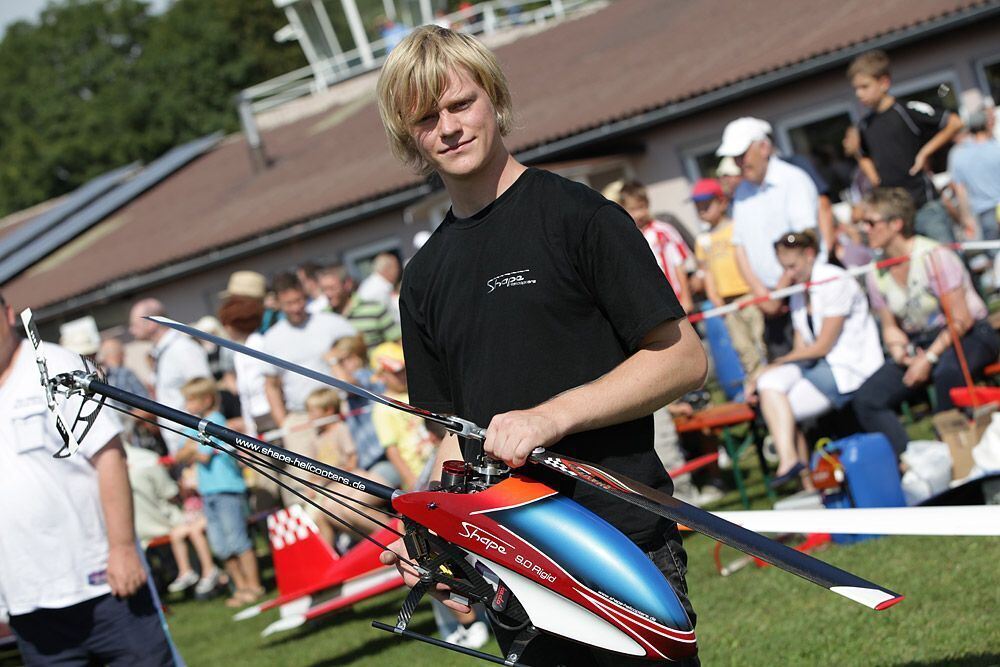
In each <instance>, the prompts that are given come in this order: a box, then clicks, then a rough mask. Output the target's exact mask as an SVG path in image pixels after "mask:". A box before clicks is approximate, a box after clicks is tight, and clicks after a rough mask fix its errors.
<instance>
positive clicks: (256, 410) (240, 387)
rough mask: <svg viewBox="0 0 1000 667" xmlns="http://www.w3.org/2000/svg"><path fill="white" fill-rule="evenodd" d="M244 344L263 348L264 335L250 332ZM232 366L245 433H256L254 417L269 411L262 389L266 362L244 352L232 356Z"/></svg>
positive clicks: (265, 394) (257, 348) (265, 395)
mask: <svg viewBox="0 0 1000 667" xmlns="http://www.w3.org/2000/svg"><path fill="white" fill-rule="evenodd" d="M245 345H246V346H247V347H249V348H252V349H254V350H263V349H264V336H263V335H261V334H259V333H256V332H254V333H252V334H250V335H249V336H248V337H247V340H246V343H245ZM233 367H234V371H235V373H236V391H237V392H238V393H239V395H240V413H241V414H242V416H243V421H244V422H245V423H246V428H247V433H248V434H250V435H256V434H257V433H259V431H257V425H256V418H257V417H260V416H261V415H266V414H268V413H269V412H271V405H270V404H269V403H268V402H267V392H266V391H265V390H264V371H265V370H267V368H268V364H265V363H264V362H263V361H259V360H257V359H254V358H253V357H251V356H248V355H245V354H239V353H236V355H235V356H234V357H233Z"/></svg>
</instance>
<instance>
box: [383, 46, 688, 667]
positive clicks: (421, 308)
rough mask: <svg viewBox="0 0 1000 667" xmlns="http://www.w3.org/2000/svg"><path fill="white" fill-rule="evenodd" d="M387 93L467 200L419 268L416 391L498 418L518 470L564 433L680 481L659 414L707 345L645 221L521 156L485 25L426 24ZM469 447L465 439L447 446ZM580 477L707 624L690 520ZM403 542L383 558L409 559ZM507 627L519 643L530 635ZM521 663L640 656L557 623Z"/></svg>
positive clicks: (392, 127)
mask: <svg viewBox="0 0 1000 667" xmlns="http://www.w3.org/2000/svg"><path fill="white" fill-rule="evenodd" d="M378 98H379V112H380V114H381V116H382V121H383V124H384V125H385V127H386V133H387V134H388V135H389V143H390V146H391V147H392V149H393V151H394V152H395V153H396V155H397V156H398V157H400V158H401V159H402V160H403V161H404V162H406V163H408V164H410V165H412V166H414V167H416V168H417V169H419V170H420V171H423V172H424V173H427V172H430V171H434V172H436V173H437V174H438V175H439V176H440V177H441V180H442V181H443V183H444V186H445V189H446V190H447V191H448V194H449V196H450V197H451V201H452V208H451V210H450V211H449V212H448V215H447V217H446V218H445V220H444V222H442V224H441V225H440V227H438V229H437V230H436V231H435V232H434V234H433V235H432V236H431V238H430V239H429V240H428V241H427V243H426V244H425V245H424V246H423V248H421V250H420V252H419V253H417V255H416V256H415V257H413V258H412V259H411V261H410V263H409V264H408V265H407V267H406V270H405V272H404V275H403V283H402V288H401V292H400V314H401V320H402V326H403V347H404V349H405V353H406V365H407V375H408V380H409V388H410V399H411V401H412V402H413V403H414V404H415V405H417V406H419V407H423V408H426V409H428V410H433V411H436V412H443V413H454V414H458V415H460V416H462V417H464V418H467V419H471V420H473V421H476V422H477V423H480V424H483V423H489V427H488V434H487V437H486V440H485V442H484V443H483V450H484V451H485V453H487V454H489V455H490V456H492V457H493V458H496V459H500V460H502V461H504V462H505V463H507V464H508V465H510V466H512V467H518V466H522V465H524V463H525V461H526V459H527V457H528V456H529V455H530V454H531V452H532V451H533V450H534V449H535V448H536V447H553V448H554V449H555V450H556V451H564V452H566V453H567V454H570V455H572V456H577V457H580V458H582V459H584V460H587V461H593V462H597V463H601V464H602V465H605V466H607V467H608V468H611V469H612V470H617V471H621V472H622V473H623V474H626V475H629V476H632V477H637V478H638V479H639V480H640V481H643V482H644V483H646V484H649V485H650V486H654V487H659V488H661V489H663V490H665V491H667V492H669V490H670V489H671V485H670V480H669V478H668V477H667V475H666V473H665V472H664V470H663V466H662V465H661V464H660V463H659V462H658V460H657V459H656V456H655V453H654V452H653V426H652V418H651V416H650V415H651V414H652V412H653V411H654V410H655V409H657V408H659V407H661V406H663V405H666V404H667V403H669V402H670V401H672V400H674V399H676V398H678V397H679V396H681V395H682V394H684V393H685V392H686V391H688V390H690V389H692V388H695V387H697V386H700V384H701V382H702V381H703V380H704V376H705V372H706V359H705V353H704V350H703V349H702V347H701V344H700V342H699V341H698V337H697V334H696V333H695V332H694V330H693V328H692V327H691V324H690V323H689V322H688V321H687V320H686V319H684V311H683V310H682V309H681V308H680V304H679V303H678V302H677V298H676V297H675V296H674V293H673V290H672V289H671V288H670V286H669V284H668V283H667V281H665V280H664V279H663V274H662V272H661V271H660V270H659V268H658V267H657V265H656V262H655V260H654V258H653V255H652V253H650V252H649V245H648V244H647V243H646V241H645V240H644V239H643V237H642V235H641V234H640V233H639V231H638V229H637V228H636V226H635V224H634V223H633V222H632V220H631V218H629V216H628V214H627V213H625V211H624V210H623V209H621V208H620V207H619V206H617V205H615V204H612V203H610V202H608V201H607V200H606V199H604V198H603V197H601V196H600V195H599V194H598V193H596V192H594V191H593V190H590V189H589V188H587V187H585V186H582V185H580V184H578V183H574V182H572V181H568V180H566V179H564V178H561V177H559V176H556V175H554V174H550V173H548V172H544V171H539V170H536V169H528V168H526V167H525V166H524V165H522V164H520V163H518V162H517V161H516V160H515V159H514V158H513V156H512V155H511V154H510V152H509V151H508V150H507V148H506V146H505V145H504V143H503V136H504V135H506V134H507V133H508V132H509V131H510V129H511V126H512V120H511V118H512V110H511V102H510V93H509V91H508V88H507V82H506V79H505V77H504V75H503V72H502V71H501V70H500V68H499V65H498V64H497V62H496V59H495V58H494V57H493V55H492V54H491V53H490V52H489V51H488V50H486V49H485V48H484V47H483V46H482V45H481V44H479V43H478V42H476V41H475V40H474V39H473V38H471V37H469V36H467V35H463V34H461V33H457V32H454V31H451V30H448V29H445V28H439V27H437V26H424V27H422V28H418V29H417V30H415V31H414V32H413V33H411V34H410V36H409V37H407V38H406V39H404V40H403V41H402V42H401V43H400V44H399V46H397V47H396V48H395V49H393V52H392V54H391V55H390V57H389V59H388V60H387V62H386V64H385V66H384V67H383V70H382V74H381V76H380V78H379V84H378ZM465 447H466V451H464V452H463V453H464V454H465V458H467V459H469V458H474V457H475V456H476V454H477V453H478V452H477V451H474V450H476V449H478V447H475V443H466V445H465ZM458 450H459V443H458V441H457V438H455V437H454V436H449V437H448V438H446V439H445V441H444V442H442V444H441V446H440V448H439V456H438V458H439V459H442V458H458V456H459V451H458ZM560 485H561V486H562V484H561V483H560ZM570 486H572V485H570ZM565 490H566V491H567V492H568V493H569V494H571V495H572V497H573V498H575V499H576V500H578V501H579V502H580V503H581V504H583V505H585V506H587V507H589V508H590V509H592V510H594V511H596V512H598V513H600V514H601V515H602V516H604V518H606V519H607V520H608V521H609V522H611V523H612V524H613V525H615V526H616V527H618V528H619V529H620V530H621V531H622V532H624V533H625V534H626V535H628V536H629V537H630V538H631V539H632V540H633V541H634V542H635V543H636V544H637V545H638V546H639V547H640V548H642V549H643V550H644V551H645V552H646V554H647V556H649V558H650V559H651V560H653V562H654V563H655V564H656V565H657V567H658V568H659V569H660V571H661V572H663V574H664V576H665V577H666V578H667V579H668V580H669V581H670V582H671V583H672V584H673V585H674V590H675V591H676V592H677V593H678V596H679V597H680V598H681V600H682V603H683V604H684V606H685V609H686V610H687V612H688V616H689V618H690V620H691V622H692V626H693V622H694V615H693V610H692V609H691V607H690V604H689V603H688V602H687V595H686V594H687V588H686V585H685V583H684V571H685V569H686V568H685V562H686V556H685V554H684V551H683V547H682V546H681V544H680V540H679V537H678V533H677V527H676V526H675V525H674V524H672V523H670V522H660V521H658V520H657V519H656V517H654V516H652V515H648V516H643V513H641V512H636V511H635V510H634V508H631V507H630V506H627V505H626V506H623V505H622V503H621V502H620V501H617V500H615V499H614V498H611V497H610V496H608V495H606V494H603V495H602V494H596V493H594V492H592V491H590V490H589V489H587V488H585V485H577V486H576V488H575V489H574V488H567V489H565ZM394 548H398V543H397V545H394ZM389 556H390V554H383V562H387V563H388V562H394V559H393V558H391V557H389ZM401 569H402V570H403V572H404V575H405V576H406V577H407V581H408V582H409V583H411V584H412V583H413V582H414V581H416V579H415V578H414V577H413V576H412V572H408V571H407V568H401ZM446 604H449V606H452V607H453V608H458V607H456V606H455V605H456V603H455V602H454V601H450V600H449V601H446ZM463 610H464V609H463ZM494 631H495V632H496V635H497V639H498V642H499V643H500V646H501V647H502V648H503V650H504V652H505V653H506V652H507V650H508V647H509V646H510V642H511V640H512V638H513V635H512V633H511V632H506V631H503V629H502V628H499V629H498V628H496V627H495V628H494ZM536 642H537V643H536ZM520 659H523V661H524V662H525V663H526V664H536V665H543V664H544V665H555V664H571V665H581V666H583V665H596V664H600V665H605V664H606V665H612V664H613V665H626V664H632V663H631V662H629V658H627V657H625V656H621V655H617V654H610V653H608V652H606V651H600V650H598V649H589V648H587V647H582V646H581V645H577V644H573V643H572V642H568V641H559V640H558V639H556V638H555V637H554V636H552V635H548V636H544V637H542V638H540V639H538V640H533V641H532V643H531V644H530V645H529V647H528V649H527V650H526V652H525V653H524V654H523V656H520ZM681 664H685V665H694V664H697V658H693V659H691V660H690V661H689V662H685V663H681Z"/></svg>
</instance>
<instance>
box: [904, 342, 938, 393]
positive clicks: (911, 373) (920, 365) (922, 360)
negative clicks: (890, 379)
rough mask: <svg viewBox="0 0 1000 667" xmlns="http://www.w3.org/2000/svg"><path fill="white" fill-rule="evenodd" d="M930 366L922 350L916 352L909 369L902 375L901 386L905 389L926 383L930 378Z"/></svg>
mask: <svg viewBox="0 0 1000 667" xmlns="http://www.w3.org/2000/svg"><path fill="white" fill-rule="evenodd" d="M931 369H932V365H931V362H930V360H929V359H928V358H927V354H926V353H925V352H924V351H923V350H918V351H917V354H916V356H914V357H912V358H911V360H910V363H909V368H907V369H906V373H904V374H903V384H904V385H906V386H907V387H916V386H918V385H921V384H923V383H924V382H927V380H929V379H930V377H931Z"/></svg>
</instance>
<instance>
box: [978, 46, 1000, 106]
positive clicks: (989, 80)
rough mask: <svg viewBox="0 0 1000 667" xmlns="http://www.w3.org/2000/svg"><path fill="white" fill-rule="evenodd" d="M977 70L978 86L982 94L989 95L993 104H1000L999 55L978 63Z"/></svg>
mask: <svg viewBox="0 0 1000 667" xmlns="http://www.w3.org/2000/svg"><path fill="white" fill-rule="evenodd" d="M978 69H979V85H980V86H981V87H982V89H983V94H984V95H989V96H990V97H992V98H993V102H994V103H996V104H1000V55H996V56H993V57H992V58H987V59H986V60H981V61H979V63H978Z"/></svg>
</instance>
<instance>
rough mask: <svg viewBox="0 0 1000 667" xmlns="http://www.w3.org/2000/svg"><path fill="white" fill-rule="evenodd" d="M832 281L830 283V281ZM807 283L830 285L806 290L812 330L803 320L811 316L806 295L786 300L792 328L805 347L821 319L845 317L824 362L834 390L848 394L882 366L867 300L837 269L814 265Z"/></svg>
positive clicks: (848, 277) (824, 265)
mask: <svg viewBox="0 0 1000 667" xmlns="http://www.w3.org/2000/svg"><path fill="white" fill-rule="evenodd" d="M831 278H832V279H833V280H829V279H831ZM809 280H810V282H818V281H822V280H829V282H824V283H822V284H819V285H815V286H813V287H810V288H809V302H810V305H811V306H812V313H811V317H810V318H809V319H810V320H811V322H812V328H811V329H810V328H809V322H807V320H806V318H807V317H808V316H809V315H810V314H809V313H807V312H806V299H805V295H804V294H803V293H801V292H800V293H798V294H793V295H792V296H791V297H790V298H789V303H788V305H789V307H790V308H791V310H792V325H793V326H794V327H795V330H796V331H797V332H798V333H799V335H800V336H802V339H803V340H804V341H805V342H806V343H807V344H808V343H812V342H813V341H815V340H816V336H818V335H819V332H820V331H822V329H823V319H824V318H827V317H844V318H846V319H845V320H844V327H843V329H842V330H841V332H840V337H838V338H837V342H835V343H834V344H833V347H832V348H831V349H830V351H829V352H828V353H827V355H826V361H827V363H828V364H830V369H831V370H832V371H833V379H834V381H835V382H836V383H837V391H839V392H840V393H841V394H849V393H851V392H852V391H855V390H857V388H858V387H860V386H861V385H862V384H864V381H865V380H867V379H868V378H869V377H871V376H872V374H874V373H875V371H877V370H878V369H879V368H881V367H882V364H883V363H885V357H884V355H883V354H882V343H881V342H880V340H879V335H878V327H877V326H876V325H875V318H874V317H872V312H871V308H869V307H868V299H867V298H866V297H865V293H864V292H863V291H862V290H861V288H860V287H859V286H858V283H857V281H856V280H855V279H854V278H852V277H851V276H850V275H849V274H848V273H847V271H845V270H844V269H842V268H840V267H839V266H834V265H832V264H820V263H818V262H817V263H816V264H814V265H813V270H812V275H811V276H810V277H809ZM813 332H815V335H814V334H813Z"/></svg>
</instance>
